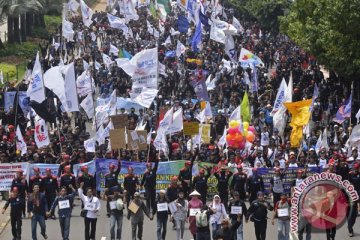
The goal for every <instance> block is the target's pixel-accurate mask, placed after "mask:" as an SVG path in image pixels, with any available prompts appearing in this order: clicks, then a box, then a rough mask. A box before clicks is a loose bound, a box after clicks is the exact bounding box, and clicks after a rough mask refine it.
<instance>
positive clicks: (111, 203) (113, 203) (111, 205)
mask: <svg viewBox="0 0 360 240" xmlns="http://www.w3.org/2000/svg"><path fill="white" fill-rule="evenodd" d="M109 205H110V209H111V210H115V209H116V201H111V202H109Z"/></svg>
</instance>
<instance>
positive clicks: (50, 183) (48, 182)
mask: <svg viewBox="0 0 360 240" xmlns="http://www.w3.org/2000/svg"><path fill="white" fill-rule="evenodd" d="M45 174H46V175H45V176H44V177H43V180H42V182H43V186H44V192H45V198H46V201H47V205H48V207H51V205H52V204H53V202H54V200H55V198H56V195H57V193H58V192H59V185H58V180H57V177H56V176H54V175H52V174H51V169H50V168H46V169H45ZM52 217H53V218H54V219H55V216H52Z"/></svg>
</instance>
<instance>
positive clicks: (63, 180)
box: [60, 165, 76, 194]
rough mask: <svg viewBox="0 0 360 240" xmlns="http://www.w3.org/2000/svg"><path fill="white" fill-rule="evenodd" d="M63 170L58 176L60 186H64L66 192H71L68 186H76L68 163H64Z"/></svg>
mask: <svg viewBox="0 0 360 240" xmlns="http://www.w3.org/2000/svg"><path fill="white" fill-rule="evenodd" d="M64 171H65V172H64V174H62V175H61V177H60V187H65V188H66V193H67V194H71V192H72V189H71V187H70V186H73V187H74V186H76V185H75V184H76V181H75V176H74V174H72V173H71V167H70V165H66V166H65V168H64Z"/></svg>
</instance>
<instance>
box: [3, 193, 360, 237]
mask: <svg viewBox="0 0 360 240" xmlns="http://www.w3.org/2000/svg"><path fill="white" fill-rule="evenodd" d="M76 203H77V206H76V207H75V210H74V212H73V217H72V218H71V228H70V239H71V240H80V239H84V223H83V219H82V218H81V217H80V216H79V214H80V211H79V209H80V207H79V203H80V202H79V200H77V201H76ZM104 206H105V202H102V207H104ZM269 216H270V214H269ZM46 227H47V234H48V236H49V240H61V235H60V226H59V222H58V220H48V221H46ZM253 229H254V227H253V224H252V223H250V222H249V223H247V224H245V226H244V238H245V239H255V234H254V230H253ZM354 229H355V232H357V234H356V235H355V236H354V237H353V238H350V237H348V235H347V229H346V225H345V226H343V227H341V228H340V229H339V230H338V232H337V239H342V240H345V239H354V240H355V239H360V231H359V229H360V217H359V218H358V219H357V223H356V225H355V227H354ZM0 239H4V240H11V239H12V235H11V228H10V224H8V225H7V227H6V228H5V230H4V232H3V233H2V234H1V235H0ZM38 239H43V238H42V237H41V235H40V228H39V227H38ZM122 239H123V240H130V239H131V225H130V222H129V221H128V220H127V219H126V218H124V221H123V234H122ZM166 239H170V240H175V239H176V231H174V230H172V229H171V223H169V224H168V233H167V236H166ZM189 239H192V236H191V234H190V232H189V231H188V225H187V224H186V230H185V236H184V240H189ZM267 239H277V230H276V225H275V226H272V225H271V223H270V221H269V222H268V228H267ZM312 239H316V240H321V239H324V240H325V239H326V235H325V233H315V234H313V235H312ZM22 240H31V228H30V220H29V219H25V220H23V230H22ZM96 240H110V235H109V219H108V218H107V217H106V215H105V212H104V208H102V211H101V213H100V216H99V218H98V222H97V231H96ZM143 240H156V217H155V219H154V220H153V221H150V220H149V219H147V218H146V219H145V222H144V234H143Z"/></svg>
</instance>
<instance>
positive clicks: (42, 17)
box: [39, 13, 45, 28]
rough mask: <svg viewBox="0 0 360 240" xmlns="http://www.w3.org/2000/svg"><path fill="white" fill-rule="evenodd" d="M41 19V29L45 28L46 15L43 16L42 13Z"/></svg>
mask: <svg viewBox="0 0 360 240" xmlns="http://www.w3.org/2000/svg"><path fill="white" fill-rule="evenodd" d="M39 17H40V19H39V21H40V22H39V25H40V27H42V28H45V16H44V14H42V13H40V14H39Z"/></svg>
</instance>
